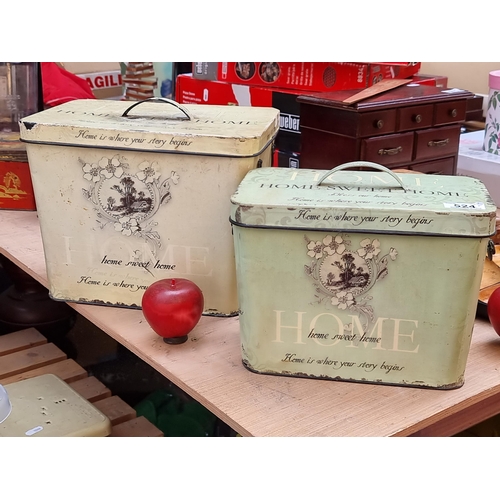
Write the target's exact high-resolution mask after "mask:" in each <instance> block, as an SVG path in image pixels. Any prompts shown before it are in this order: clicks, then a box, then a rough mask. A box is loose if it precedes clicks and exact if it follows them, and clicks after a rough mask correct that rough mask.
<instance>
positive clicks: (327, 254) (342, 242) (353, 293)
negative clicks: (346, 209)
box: [304, 233, 398, 331]
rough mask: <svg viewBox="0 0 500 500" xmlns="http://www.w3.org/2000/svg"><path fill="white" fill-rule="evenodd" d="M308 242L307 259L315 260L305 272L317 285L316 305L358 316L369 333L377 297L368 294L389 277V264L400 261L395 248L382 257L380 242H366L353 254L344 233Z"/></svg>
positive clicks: (369, 239) (308, 240)
mask: <svg viewBox="0 0 500 500" xmlns="http://www.w3.org/2000/svg"><path fill="white" fill-rule="evenodd" d="M304 238H305V241H306V249H307V255H308V256H309V257H311V259H312V260H311V263H310V264H309V265H305V266H304V271H305V273H306V274H307V275H308V276H309V277H310V278H311V279H312V280H313V281H314V284H315V289H316V294H315V297H316V299H317V300H316V302H317V303H326V304H329V305H330V307H335V308H337V309H339V310H341V311H351V312H352V313H354V314H357V315H358V316H359V317H360V320H361V321H362V324H363V328H364V330H365V331H368V327H369V325H370V324H371V323H372V322H373V321H374V319H375V314H374V310H373V307H372V305H371V304H370V303H369V302H370V300H371V299H372V298H373V297H372V296H370V295H369V294H368V292H369V291H370V290H371V289H372V288H373V286H375V284H376V283H377V281H380V280H381V279H384V278H385V277H386V276H387V275H388V269H387V267H388V265H389V261H390V260H396V258H397V255H398V252H397V250H396V249H395V248H392V247H391V248H390V250H389V252H388V253H387V254H384V255H381V251H382V250H381V247H380V241H379V240H378V239H377V238H365V239H363V240H361V241H360V243H359V248H357V249H356V250H351V249H350V247H351V241H350V240H349V239H347V236H346V235H343V234H340V233H333V234H329V235H327V236H326V237H324V238H323V239H319V240H311V239H309V238H308V237H307V236H305V237H304Z"/></svg>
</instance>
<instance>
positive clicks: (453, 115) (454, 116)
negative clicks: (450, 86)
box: [450, 108, 458, 118]
mask: <svg viewBox="0 0 500 500" xmlns="http://www.w3.org/2000/svg"><path fill="white" fill-rule="evenodd" d="M450 115H451V117H452V118H456V117H457V116H458V111H457V108H453V109H450Z"/></svg>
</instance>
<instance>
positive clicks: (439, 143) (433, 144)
mask: <svg viewBox="0 0 500 500" xmlns="http://www.w3.org/2000/svg"><path fill="white" fill-rule="evenodd" d="M449 142H450V139H443V140H441V141H429V142H428V143H427V146H429V147H430V148H434V147H439V146H446V144H448V143H449Z"/></svg>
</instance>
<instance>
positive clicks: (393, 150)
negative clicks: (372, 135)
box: [378, 146, 403, 156]
mask: <svg viewBox="0 0 500 500" xmlns="http://www.w3.org/2000/svg"><path fill="white" fill-rule="evenodd" d="M401 151H403V148H402V147H401V146H398V147H397V148H389V149H384V148H382V149H379V150H378V154H379V155H389V156H393V155H397V154H398V153H401Z"/></svg>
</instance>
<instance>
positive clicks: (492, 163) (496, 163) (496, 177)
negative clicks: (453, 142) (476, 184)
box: [457, 130, 500, 207]
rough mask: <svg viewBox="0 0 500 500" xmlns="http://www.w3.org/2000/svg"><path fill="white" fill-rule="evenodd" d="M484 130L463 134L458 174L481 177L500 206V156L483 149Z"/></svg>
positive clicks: (459, 152)
mask: <svg viewBox="0 0 500 500" xmlns="http://www.w3.org/2000/svg"><path fill="white" fill-rule="evenodd" d="M483 140H484V130H478V131H476V132H470V133H467V134H462V135H461V136H460V144H459V148H458V162H457V174H458V175H466V176H469V177H474V178H475V179H479V180H480V181H482V182H483V183H484V185H485V186H486V188H487V189H488V191H489V193H490V195H491V198H492V199H493V202H494V203H495V204H496V206H497V207H500V156H498V155H494V154H491V153H487V152H486V151H484V149H483Z"/></svg>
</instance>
